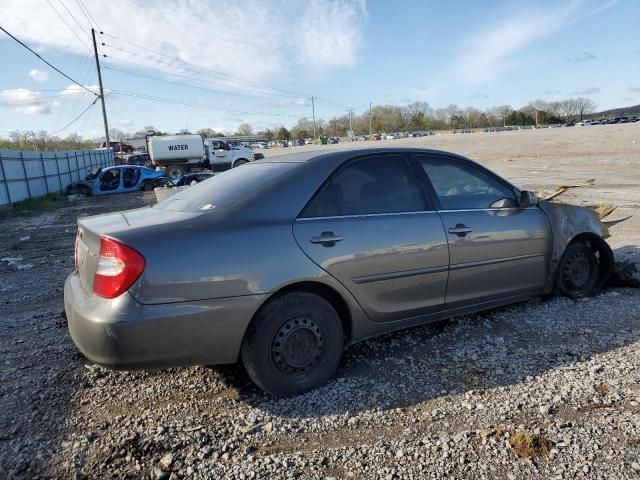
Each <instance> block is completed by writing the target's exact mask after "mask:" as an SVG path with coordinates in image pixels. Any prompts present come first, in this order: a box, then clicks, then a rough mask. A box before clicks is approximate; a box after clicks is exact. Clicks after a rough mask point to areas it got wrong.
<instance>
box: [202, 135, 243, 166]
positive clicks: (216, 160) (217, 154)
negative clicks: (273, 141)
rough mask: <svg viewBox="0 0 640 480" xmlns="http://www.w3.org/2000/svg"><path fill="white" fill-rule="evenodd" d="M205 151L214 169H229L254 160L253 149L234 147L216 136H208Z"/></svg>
mask: <svg viewBox="0 0 640 480" xmlns="http://www.w3.org/2000/svg"><path fill="white" fill-rule="evenodd" d="M204 152H205V153H204V155H205V158H207V159H208V160H209V164H210V165H211V170H213V171H222V170H228V169H229V168H233V167H237V166H239V165H242V164H244V163H247V162H251V161H253V160H254V156H253V150H251V149H250V148H248V147H232V146H231V145H229V144H228V143H227V142H224V141H222V140H217V139H215V138H207V139H206V140H205V141H204Z"/></svg>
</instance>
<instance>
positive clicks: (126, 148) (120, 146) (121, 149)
mask: <svg viewBox="0 0 640 480" xmlns="http://www.w3.org/2000/svg"><path fill="white" fill-rule="evenodd" d="M109 147H110V148H112V149H113V151H114V152H115V153H133V151H134V150H135V149H134V148H133V147H132V146H131V145H129V144H128V143H122V142H109ZM100 148H107V143H106V142H102V143H101V144H100Z"/></svg>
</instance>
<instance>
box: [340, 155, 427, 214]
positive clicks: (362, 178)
mask: <svg viewBox="0 0 640 480" xmlns="http://www.w3.org/2000/svg"><path fill="white" fill-rule="evenodd" d="M332 184H333V189H334V194H335V197H336V200H337V202H338V205H339V207H340V211H341V213H342V214H343V215H367V214H380V213H401V212H417V211H421V210H424V202H423V199H422V195H421V193H420V189H419V187H418V185H417V184H416V181H415V177H414V175H413V172H412V171H411V168H410V167H409V164H408V162H407V160H406V158H405V157H404V156H402V155H380V156H374V157H368V158H362V159H359V160H356V161H354V162H352V163H350V164H349V165H347V166H346V167H345V168H343V169H342V170H340V171H339V172H338V173H337V174H336V175H335V177H334V178H333V179H332Z"/></svg>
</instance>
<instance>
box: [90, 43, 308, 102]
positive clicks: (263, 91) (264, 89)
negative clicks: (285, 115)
mask: <svg viewBox="0 0 640 480" xmlns="http://www.w3.org/2000/svg"><path fill="white" fill-rule="evenodd" d="M102 45H103V46H105V47H108V48H113V49H115V50H119V51H121V52H124V53H127V54H129V55H132V56H135V57H140V58H144V59H146V60H150V61H152V62H155V63H161V64H163V65H167V66H168V67H171V68H175V67H176V66H175V65H174V64H173V63H171V62H167V61H164V60H162V59H157V58H153V57H149V56H146V55H141V54H139V53H136V52H132V51H130V50H127V49H124V48H120V47H116V46H113V45H109V44H106V43H103V44H102ZM103 56H105V57H106V58H111V59H114V60H117V61H119V62H125V63H128V64H131V65H135V66H137V67H139V68H147V69H150V70H155V71H157V72H160V73H162V74H164V75H167V74H168V75H174V76H178V77H184V78H189V79H191V80H197V81H199V82H202V83H212V84H214V85H217V86H220V87H224V88H229V89H234V90H240V91H243V92H247V90H248V89H249V88H248V87H250V88H251V89H252V90H254V91H256V92H257V93H260V94H262V95H272V96H276V97H286V98H300V97H301V96H306V95H302V94H300V95H289V94H287V93H281V92H278V91H269V90H272V89H271V87H262V86H258V85H257V84H247V85H243V86H238V85H234V83H236V84H237V83H238V81H237V80H234V79H232V78H231V77H228V78H224V75H222V76H221V75H218V74H217V72H214V73H216V75H217V79H218V80H219V81H218V82H217V83H216V82H212V81H211V80H207V81H206V82H205V81H204V80H202V79H200V78H197V77H196V75H203V74H205V73H207V72H206V71H195V72H194V71H193V70H194V69H193V67H189V68H184V70H185V71H187V72H191V75H185V74H182V73H177V72H167V71H166V70H162V69H160V68H156V67H152V66H149V65H144V64H141V63H137V62H132V61H130V60H125V59H123V58H120V57H114V56H113V55H107V54H104V53H103ZM183 63H184V62H183ZM180 68H181V70H182V69H183V67H180ZM199 68H202V69H203V70H206V68H205V67H199ZM221 82H226V83H221ZM244 83H246V82H244Z"/></svg>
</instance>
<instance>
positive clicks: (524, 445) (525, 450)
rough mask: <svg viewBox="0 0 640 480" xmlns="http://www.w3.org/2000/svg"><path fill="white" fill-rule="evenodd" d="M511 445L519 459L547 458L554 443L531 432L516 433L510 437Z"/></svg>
mask: <svg viewBox="0 0 640 480" xmlns="http://www.w3.org/2000/svg"><path fill="white" fill-rule="evenodd" d="M509 443H510V444H511V448H512V449H513V451H514V453H515V454H516V456H517V457H519V458H525V457H529V458H540V457H545V456H547V455H548V454H549V452H550V451H551V448H552V447H553V443H552V442H551V441H550V440H547V439H546V438H544V437H543V436H542V435H535V434H531V433H529V432H516V433H514V434H513V435H511V436H510V437H509Z"/></svg>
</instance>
